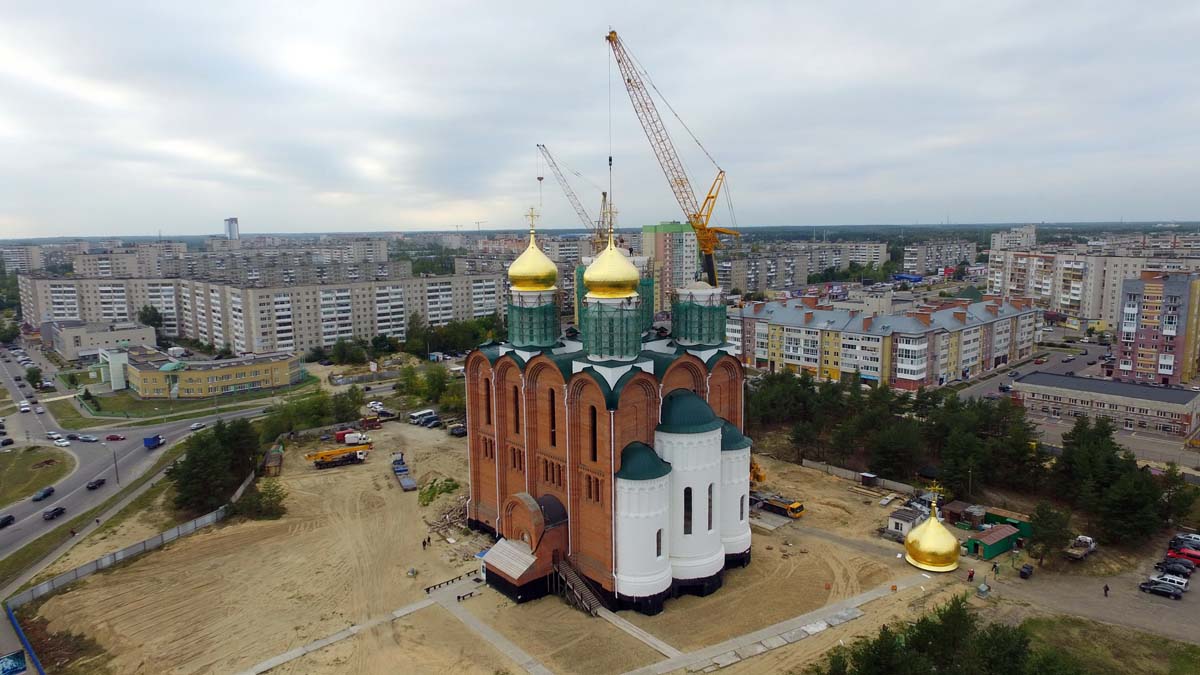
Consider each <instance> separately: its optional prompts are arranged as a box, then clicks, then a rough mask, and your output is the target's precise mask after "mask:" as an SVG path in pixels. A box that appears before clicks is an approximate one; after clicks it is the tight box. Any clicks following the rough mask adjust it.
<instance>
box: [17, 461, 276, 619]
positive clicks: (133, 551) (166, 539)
mask: <svg viewBox="0 0 1200 675" xmlns="http://www.w3.org/2000/svg"><path fill="white" fill-rule="evenodd" d="M253 482H254V473H253V472H251V474H250V475H249V476H246V480H244V481H242V484H241V485H239V486H238V489H237V491H236V492H234V493H233V497H232V498H231V499H230V501H231V502H236V501H237V500H239V499H241V497H242V493H244V492H245V491H246V488H248V487H250V484H251V483H253ZM228 514H229V505H228V504H226V505H224V506H222V507H221V508H219V509H217V510H216V511H213V512H212V513H206V514H204V515H203V516H200V517H199V518H196V519H195V520H189V521H188V522H186V523H183V524H182V525H177V526H175V527H173V528H171V529H169V530H167V531H166V532H160V533H158V534H156V535H154V536H153V537H150V538H149V539H146V540H144V541H139V542H138V543H136V544H134V545H132V546H126V547H125V548H123V549H121V550H120V551H116V552H115V553H109V554H107V555H104V556H101V557H99V558H96V559H95V560H93V561H91V562H87V563H84V564H82V565H80V566H79V567H76V568H75V569H73V570H69V571H67V572H63V573H62V574H60V575H58V576H56V577H54V578H53V579H50V580H49V581H43V582H42V583H40V584H38V585H36V586H34V587H32V588H28V589H26V590H25V591H23V592H21V593H18V594H16V595H14V596H13V597H11V598H9V599H8V605H9V606H10V607H20V606H21V605H23V604H25V603H27V602H29V601H30V600H36V599H38V598H40V597H42V596H43V595H46V594H48V593H53V592H54V591H56V590H58V589H59V588H62V587H63V586H66V585H68V584H71V583H74V582H75V581H78V580H79V579H82V578H84V577H86V576H88V575H90V574H94V573H96V572H99V571H100V570H103V569H108V568H109V567H112V566H113V565H116V564H117V563H120V562H124V561H126V560H130V559H132V558H136V557H138V556H139V555H141V554H143V553H145V552H146V551H153V550H154V549H156V548H159V547H161V546H163V545H164V544H168V543H170V542H172V541H175V540H176V539H180V538H182V537H186V536H188V535H189V534H192V533H193V532H195V531H196V530H199V529H201V528H204V527H208V526H209V525H212V524H214V523H217V522H220V521H222V520H224V519H225V516H227V515H228Z"/></svg>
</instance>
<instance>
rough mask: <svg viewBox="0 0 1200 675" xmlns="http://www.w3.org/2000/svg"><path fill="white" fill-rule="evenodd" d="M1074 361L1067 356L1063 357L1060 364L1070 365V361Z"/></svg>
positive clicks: (1072, 357) (1071, 357) (1073, 358)
mask: <svg viewBox="0 0 1200 675" xmlns="http://www.w3.org/2000/svg"><path fill="white" fill-rule="evenodd" d="M1074 360H1075V357H1074V356H1067V357H1064V358H1063V360H1062V362H1063V363H1070V362H1072V361H1074Z"/></svg>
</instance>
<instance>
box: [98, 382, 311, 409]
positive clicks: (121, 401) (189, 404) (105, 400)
mask: <svg viewBox="0 0 1200 675" xmlns="http://www.w3.org/2000/svg"><path fill="white" fill-rule="evenodd" d="M317 382H318V380H317V378H315V377H312V376H311V375H310V376H308V377H306V378H304V379H303V380H301V381H300V382H298V383H296V384H295V385H292V386H290V387H278V388H275V389H253V390H250V391H244V392H237V393H232V394H223V395H221V396H218V397H215V398H212V399H201V400H190V399H189V400H179V399H176V400H174V401H165V400H162V399H142V398H138V396H137V395H136V394H134V393H133V392H132V391H129V390H125V391H117V392H113V393H111V394H101V395H99V396H96V400H97V401H98V402H99V404H100V409H99V410H98V411H96V412H97V414H98V416H108V417H125V416H129V417H161V416H166V415H174V414H177V413H187V412H196V411H208V410H212V409H214V404H217V405H221V406H228V405H232V404H236V403H247V402H250V401H255V400H258V399H262V398H269V397H272V396H285V395H291V394H296V393H301V392H304V391H307V390H308V389H310V388H314V387H315V386H316V384H317Z"/></svg>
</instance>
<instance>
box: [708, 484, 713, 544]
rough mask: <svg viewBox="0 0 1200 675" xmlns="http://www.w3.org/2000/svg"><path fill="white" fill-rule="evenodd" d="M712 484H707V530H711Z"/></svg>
mask: <svg viewBox="0 0 1200 675" xmlns="http://www.w3.org/2000/svg"><path fill="white" fill-rule="evenodd" d="M712 497H713V484H712V483H709V484H708V531H709V532H712V529H713V527H712V509H713V498H712Z"/></svg>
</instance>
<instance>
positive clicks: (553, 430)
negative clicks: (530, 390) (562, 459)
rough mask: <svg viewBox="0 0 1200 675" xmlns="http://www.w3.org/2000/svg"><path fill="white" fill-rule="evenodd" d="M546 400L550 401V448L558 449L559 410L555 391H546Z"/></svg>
mask: <svg viewBox="0 0 1200 675" xmlns="http://www.w3.org/2000/svg"><path fill="white" fill-rule="evenodd" d="M546 398H547V399H549V400H550V447H552V448H555V447H558V410H557V409H556V408H555V407H554V390H553V389H547V390H546Z"/></svg>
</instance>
